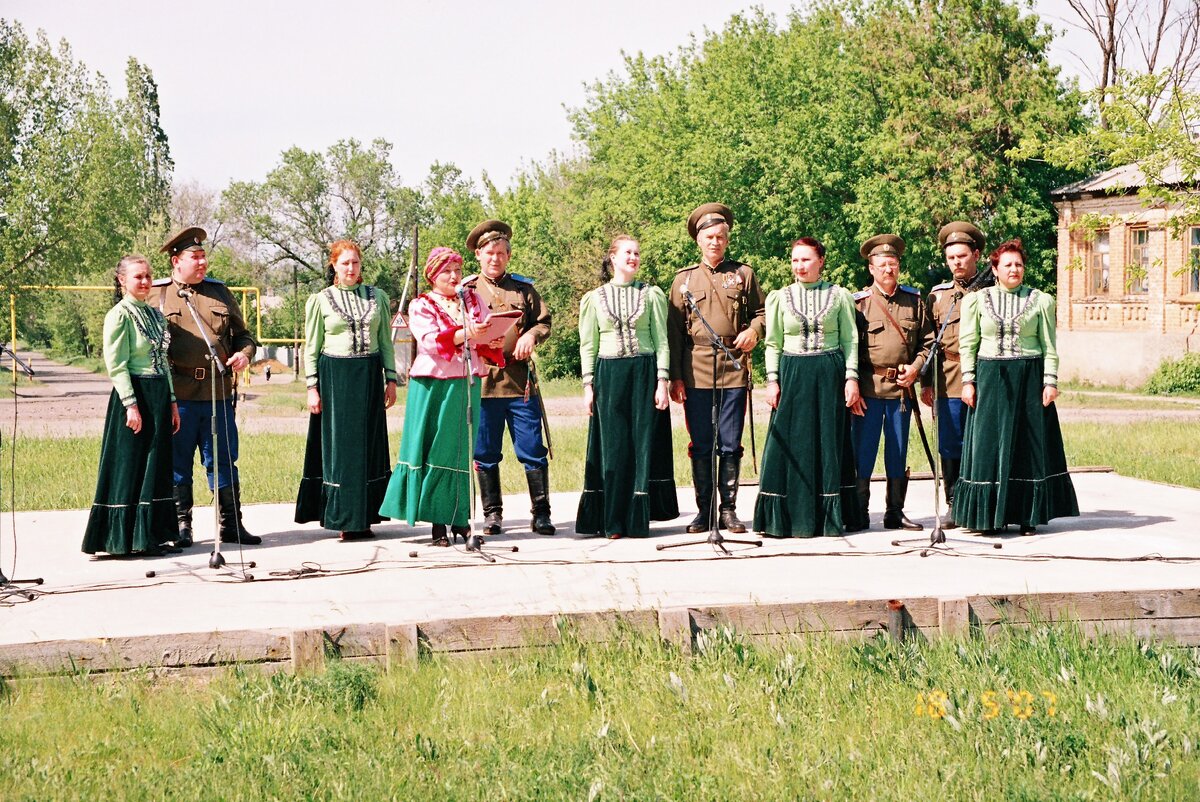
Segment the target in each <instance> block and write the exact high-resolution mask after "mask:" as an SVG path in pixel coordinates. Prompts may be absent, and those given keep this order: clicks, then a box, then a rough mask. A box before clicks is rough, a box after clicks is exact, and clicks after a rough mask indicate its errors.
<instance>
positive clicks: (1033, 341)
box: [954, 239, 1079, 535]
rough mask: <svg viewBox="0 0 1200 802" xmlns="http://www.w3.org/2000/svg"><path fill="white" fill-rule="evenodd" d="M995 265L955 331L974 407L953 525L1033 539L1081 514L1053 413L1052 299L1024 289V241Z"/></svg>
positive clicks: (1012, 243) (966, 396)
mask: <svg viewBox="0 0 1200 802" xmlns="http://www.w3.org/2000/svg"><path fill="white" fill-rule="evenodd" d="M991 263H992V270H993V271H995V273H996V284H995V286H992V287H988V288H987V289H985V290H980V291H979V292H973V293H971V294H969V295H968V296H967V297H966V298H965V299H964V300H963V305H962V322H961V323H960V324H959V335H958V342H959V357H960V359H961V365H962V377H963V391H962V400H963V403H964V404H966V405H967V407H968V410H967V424H966V435H965V437H964V438H963V453H962V465H961V472H960V474H959V478H958V483H957V484H956V485H955V486H954V520H955V521H957V522H958V523H960V524H961V525H963V526H965V527H967V528H968V529H974V530H976V531H979V532H983V533H984V534H988V535H990V534H995V532H996V531H997V530H999V529H1003V528H1004V527H1005V526H1006V525H1007V524H1017V525H1018V526H1020V527H1021V534H1022V535H1032V534H1034V533H1035V532H1036V531H1037V530H1036V529H1035V527H1036V526H1037V525H1038V524H1044V523H1046V522H1047V521H1049V520H1050V519H1051V518H1061V517H1064V516H1073V515H1078V514H1079V503H1078V501H1077V500H1076V498H1075V487H1074V485H1072V483H1071V476H1070V474H1069V473H1067V458H1066V454H1065V453H1064V452H1063V442H1062V431H1061V430H1060V429H1059V426H1058V413H1057V412H1056V411H1055V408H1054V400H1055V399H1056V398H1058V351H1057V350H1056V349H1055V317H1054V296H1052V295H1048V294H1046V293H1044V292H1040V291H1038V290H1035V289H1031V288H1029V287H1026V286H1024V284H1023V282H1024V280H1025V250H1024V249H1023V248H1022V247H1021V240H1019V239H1013V240H1009V241H1008V242H1005V243H1003V244H1002V245H1000V247H998V248H996V250H994V251H993V252H992V255H991Z"/></svg>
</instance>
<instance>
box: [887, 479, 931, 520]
mask: <svg viewBox="0 0 1200 802" xmlns="http://www.w3.org/2000/svg"><path fill="white" fill-rule="evenodd" d="M906 496H908V477H907V476H901V477H900V478H899V479H892V478H890V477H889V478H888V480H887V501H886V506H885V507H884V513H883V528H884V529H906V530H908V531H910V532H919V531H921V530H922V529H924V528H925V527H923V526H921V525H920V524H919V523H917V522H916V521H910V520H909V519H908V516H907V515H905V514H904V499H905V497H906Z"/></svg>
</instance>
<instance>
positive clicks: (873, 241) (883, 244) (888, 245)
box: [858, 234, 904, 259]
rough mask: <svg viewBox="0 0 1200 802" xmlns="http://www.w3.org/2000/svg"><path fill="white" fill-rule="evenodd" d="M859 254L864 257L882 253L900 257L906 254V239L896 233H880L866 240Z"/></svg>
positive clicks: (868, 257) (867, 257)
mask: <svg viewBox="0 0 1200 802" xmlns="http://www.w3.org/2000/svg"><path fill="white" fill-rule="evenodd" d="M858 254H859V256H861V257H862V258H864V259H870V258H871V257H872V256H881V255H882V256H895V257H900V256H903V255H904V240H902V239H900V237H898V236H896V235H895V234H878V235H876V236H874V237H871V238H870V239H869V240H867V241H866V242H864V243H863V244H862V247H861V248H859V249H858Z"/></svg>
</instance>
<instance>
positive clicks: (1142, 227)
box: [1051, 164, 1200, 385]
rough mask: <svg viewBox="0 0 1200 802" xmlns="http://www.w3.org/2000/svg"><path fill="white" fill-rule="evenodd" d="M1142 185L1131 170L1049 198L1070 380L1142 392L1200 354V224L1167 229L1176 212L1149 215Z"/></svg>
mask: <svg viewBox="0 0 1200 802" xmlns="http://www.w3.org/2000/svg"><path fill="white" fill-rule="evenodd" d="M1178 178H1179V176H1178V175H1172V174H1171V171H1170V170H1168V171H1167V174H1164V176H1163V181H1164V182H1166V183H1168V184H1170V183H1172V182H1173V179H1174V180H1175V182H1177V180H1178ZM1145 183H1146V177H1145V175H1144V174H1143V173H1142V171H1141V170H1140V169H1139V168H1138V166H1137V165H1135V164H1128V165H1124V166H1122V167H1115V168H1113V169H1112V170H1108V171H1107V172H1104V173H1100V174H1099V175H1095V176H1092V177H1090V178H1087V179H1084V180H1083V181H1078V182H1076V183H1074V184H1068V185H1066V186H1064V187H1059V188H1058V189H1056V190H1054V191H1053V192H1052V193H1051V197H1052V199H1053V201H1054V206H1055V208H1057V209H1058V290H1057V292H1058V297H1057V300H1058V349H1059V352H1060V354H1061V356H1062V365H1061V368H1060V371H1059V373H1060V376H1061V377H1062V378H1064V379H1070V380H1076V381H1087V382H1093V383H1097V384H1126V385H1140V384H1141V383H1142V382H1144V381H1145V380H1146V378H1147V377H1148V376H1149V375H1150V374H1151V373H1153V372H1154V369H1155V368H1157V367H1158V365H1159V363H1160V362H1162V360H1163V359H1164V358H1168V357H1170V358H1178V357H1179V356H1180V355H1181V354H1184V353H1187V352H1189V351H1196V350H1200V223H1198V224H1196V225H1183V226H1172V225H1169V222H1170V221H1171V220H1173V219H1174V218H1175V217H1177V216H1178V215H1179V214H1180V212H1181V210H1180V208H1179V207H1177V206H1172V205H1165V204H1157V205H1152V206H1146V205H1144V203H1143V201H1142V199H1141V198H1139V197H1138V194H1137V193H1138V189H1139V188H1140V187H1142V186H1144V185H1145Z"/></svg>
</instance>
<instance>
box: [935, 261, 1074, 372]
mask: <svg viewBox="0 0 1200 802" xmlns="http://www.w3.org/2000/svg"><path fill="white" fill-rule="evenodd" d="M958 331H959V334H958V354H959V359H960V360H961V363H960V364H961V366H962V376H963V383H964V384H969V383H973V382H974V381H975V363H976V360H977V359H978V358H986V359H1017V358H1020V357H1030V356H1040V357H1042V358H1043V360H1044V363H1045V364H1044V366H1043V368H1042V374H1043V376H1042V384H1043V385H1045V386H1048V387H1057V386H1058V349H1057V347H1056V345H1055V340H1056V334H1055V309H1054V296H1053V295H1049V294H1047V293H1044V292H1041V291H1040V290H1035V289H1032V288H1030V287H1026V286H1025V285H1024V284H1022V285H1020V286H1019V287H1017V288H1016V289H1015V290H1008V289H1005V288H1004V287H1002V286H1000V285H996V286H993V287H988V288H987V289H983V290H980V291H978V292H973V293H971V294H970V295H968V296H967V297H966V298H964V299H963V302H962V322H961V323H960V324H959V329H958Z"/></svg>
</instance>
